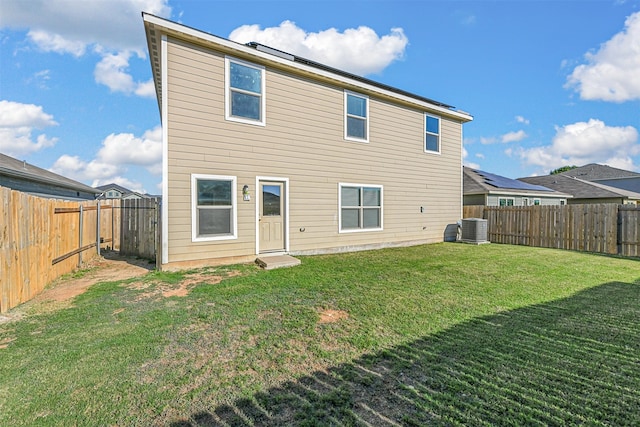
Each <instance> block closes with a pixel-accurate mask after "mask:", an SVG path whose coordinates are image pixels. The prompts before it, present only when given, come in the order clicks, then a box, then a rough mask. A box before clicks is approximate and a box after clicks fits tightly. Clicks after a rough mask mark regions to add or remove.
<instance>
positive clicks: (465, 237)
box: [461, 218, 489, 245]
mask: <svg viewBox="0 0 640 427" xmlns="http://www.w3.org/2000/svg"><path fill="white" fill-rule="evenodd" d="M461 241H462V242H464V243H474V244H477V245H479V244H482V243H489V241H488V240H487V220H486V219H482V218H466V219H463V220H462V239H461Z"/></svg>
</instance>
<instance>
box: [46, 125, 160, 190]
mask: <svg viewBox="0 0 640 427" xmlns="http://www.w3.org/2000/svg"><path fill="white" fill-rule="evenodd" d="M130 166H133V167H138V166H142V167H145V168H146V169H147V170H148V171H149V172H151V173H153V174H156V175H158V174H160V173H161V172H162V128H161V127H160V126H157V127H155V128H153V129H150V130H148V131H146V132H145V133H144V134H143V135H142V137H141V138H137V137H135V136H134V135H133V134H130V133H121V134H111V135H109V136H107V137H106V138H105V139H104V141H102V148H100V150H99V151H98V153H97V155H96V157H95V158H94V159H93V160H91V161H89V162H86V161H84V160H82V159H81V158H80V157H78V156H70V155H66V154H65V155H63V156H61V157H60V158H58V160H56V162H55V163H54V165H53V166H52V167H51V171H52V172H55V173H58V174H60V175H63V176H67V177H69V178H72V179H75V180H78V181H82V182H90V183H91V185H92V186H94V187H95V186H97V185H103V184H109V183H112V182H115V183H116V184H119V185H122V186H123V187H126V188H129V189H130V190H133V191H139V192H145V190H144V188H142V184H140V183H139V182H135V181H130V180H128V179H127V178H124V177H123V174H125V173H126V172H127V171H128V168H129V167H130Z"/></svg>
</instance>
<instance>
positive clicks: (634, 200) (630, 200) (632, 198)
mask: <svg viewBox="0 0 640 427" xmlns="http://www.w3.org/2000/svg"><path fill="white" fill-rule="evenodd" d="M518 180H520V181H523V182H527V183H529V184H535V185H543V186H545V187H548V188H552V189H554V190H556V191H560V192H563V193H567V194H571V195H572V196H573V197H572V198H570V199H568V203H569V204H585V203H617V204H638V202H640V193H636V192H633V191H628V190H623V189H620V188H616V187H611V186H608V185H604V184H600V183H597V182H590V181H585V180H583V179H580V178H574V177H572V176H568V175H565V174H564V173H560V174H556V175H543V176H531V177H526V178H518Z"/></svg>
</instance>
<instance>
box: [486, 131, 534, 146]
mask: <svg viewBox="0 0 640 427" xmlns="http://www.w3.org/2000/svg"><path fill="white" fill-rule="evenodd" d="M527 136H528V135H527V133H526V132H525V131H523V130H519V131H514V132H507V133H505V134H503V135H500V136H499V137H495V136H483V137H480V143H481V144H484V145H489V144H496V143H498V142H501V143H503V144H508V143H510V142H518V141H522V140H523V139H525V138H526V137H527Z"/></svg>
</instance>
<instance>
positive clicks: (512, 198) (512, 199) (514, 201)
mask: <svg viewBox="0 0 640 427" xmlns="http://www.w3.org/2000/svg"><path fill="white" fill-rule="evenodd" d="M501 199H504V200H511V201H512V202H513V203H512V204H511V206H515V205H516V198H515V197H498V207H508V206H509V205H507V204H505V205H504V206H500V200H501Z"/></svg>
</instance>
